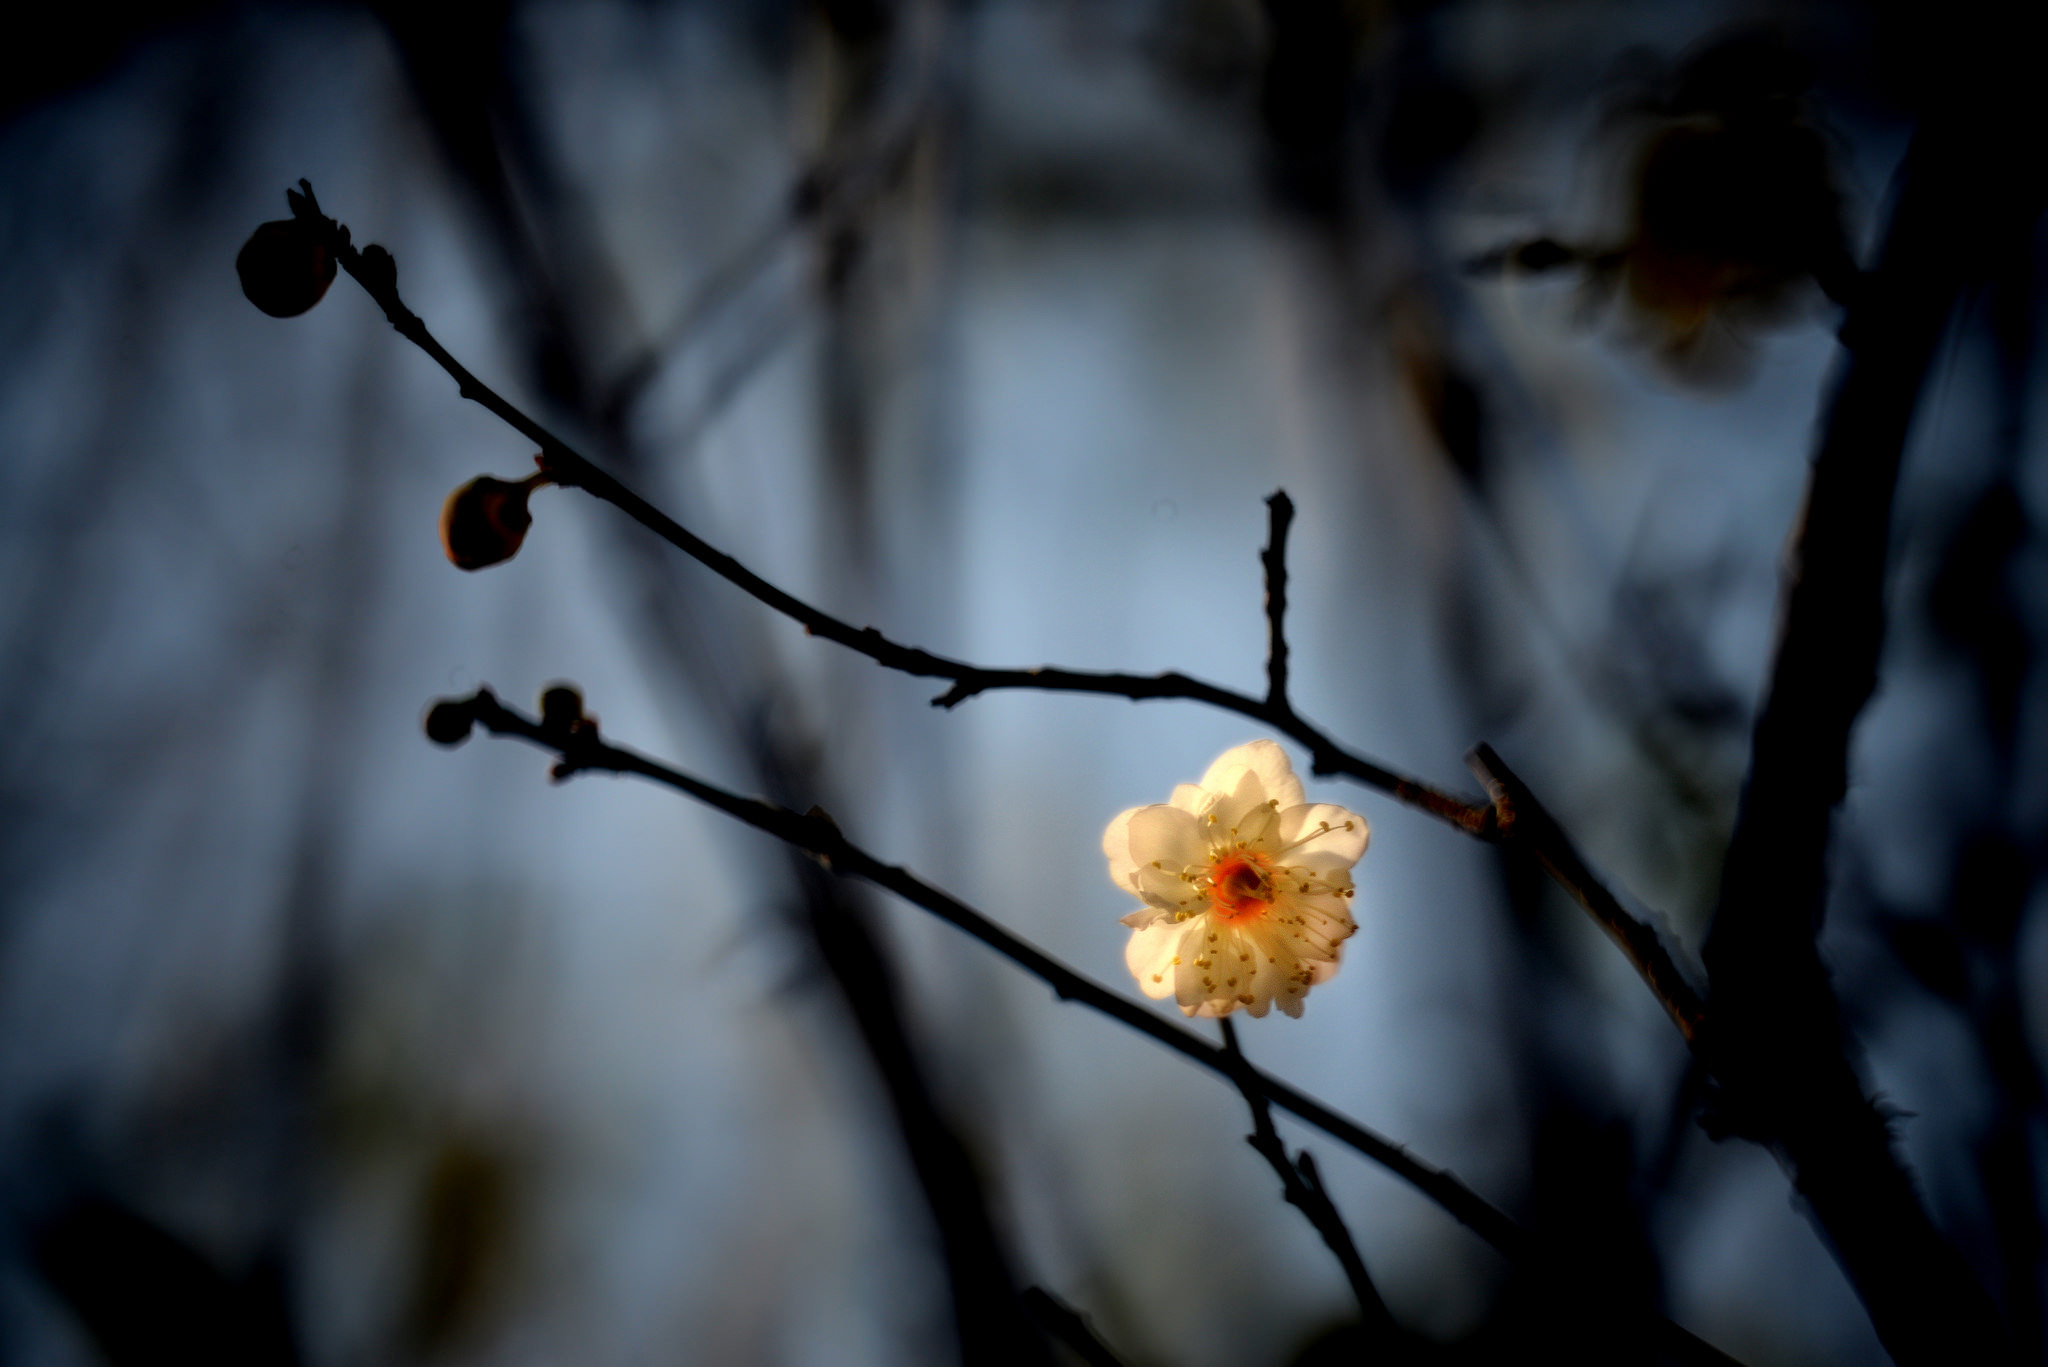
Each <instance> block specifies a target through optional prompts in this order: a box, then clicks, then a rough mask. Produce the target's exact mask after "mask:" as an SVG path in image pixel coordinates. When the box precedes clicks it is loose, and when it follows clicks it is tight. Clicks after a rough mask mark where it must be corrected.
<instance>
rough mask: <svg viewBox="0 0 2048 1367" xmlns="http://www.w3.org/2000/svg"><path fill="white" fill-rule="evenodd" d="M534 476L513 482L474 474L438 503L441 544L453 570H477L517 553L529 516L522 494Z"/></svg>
mask: <svg viewBox="0 0 2048 1367" xmlns="http://www.w3.org/2000/svg"><path fill="white" fill-rule="evenodd" d="M540 483H541V479H540V477H539V476H538V475H536V476H533V477H531V478H528V479H523V480H518V481H516V482H514V481H508V480H502V479H493V478H491V477H490V476H489V475H478V476H477V477H476V478H475V479H473V480H471V481H470V482H469V483H467V484H465V485H463V486H462V487H461V488H460V489H457V490H456V491H455V492H454V493H452V494H450V495H448V501H447V502H446V503H444V504H443V505H441V546H442V549H444V550H446V551H447V552H448V559H449V560H450V561H452V562H453V563H454V565H455V567H456V568H457V569H464V570H480V569H482V568H484V566H486V565H496V564H498V563H499V562H501V561H505V560H510V559H511V558H512V557H513V556H515V555H517V554H518V553H519V543H520V542H522V541H524V540H525V539H526V529H527V528H528V527H531V526H532V525H533V515H532V514H531V513H529V512H527V510H526V497H527V495H528V494H530V493H532V492H533V490H534V488H535V486H537V485H538V484H540Z"/></svg>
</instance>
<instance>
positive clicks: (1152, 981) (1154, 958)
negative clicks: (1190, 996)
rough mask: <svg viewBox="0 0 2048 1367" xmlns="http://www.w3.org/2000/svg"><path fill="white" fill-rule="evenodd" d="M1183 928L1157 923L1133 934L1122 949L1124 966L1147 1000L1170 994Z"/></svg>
mask: <svg viewBox="0 0 2048 1367" xmlns="http://www.w3.org/2000/svg"><path fill="white" fill-rule="evenodd" d="M1186 933H1187V930H1186V927H1185V926H1183V925H1181V924H1180V923H1178V922H1175V921H1171V920H1168V921H1161V922H1157V923H1155V924H1153V925H1150V926H1147V927H1145V928H1144V929H1143V930H1139V931H1135V932H1133V933H1132V935H1131V942H1130V943H1129V944H1127V945H1125V946H1124V966H1125V967H1126V968H1129V969H1130V970H1131V976H1132V977H1134V978H1136V979H1137V980H1138V990H1139V991H1141V992H1143V993H1144V994H1145V995H1146V996H1148V997H1170V996H1172V995H1173V994H1174V984H1175V977H1174V965H1173V956H1174V955H1175V954H1176V953H1178V952H1179V949H1180V941H1181V937H1182V936H1183V935H1185V934H1186Z"/></svg>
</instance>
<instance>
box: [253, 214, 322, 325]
mask: <svg viewBox="0 0 2048 1367" xmlns="http://www.w3.org/2000/svg"><path fill="white" fill-rule="evenodd" d="M235 274H237V275H239V276H241V278H242V293H243V294H245V295H247V296H249V302H250V303H252V304H254V305H255V306H256V307H257V308H259V309H262V310H263V311H264V312H265V313H267V314H269V315H270V316H271V317H273V318H296V317H297V316H298V315H300V314H302V313H304V312H305V311H306V310H307V309H309V308H311V307H313V305H315V304H317V303H319V302H320V296H321V295H323V294H325V293H327V287H328V286H329V285H331V284H333V283H334V253H332V252H330V251H329V250H327V243H326V242H325V241H324V240H323V238H322V235H321V232H320V229H319V227H318V225H316V224H313V223H309V222H307V221H306V220H305V219H302V218H280V219H274V220H272V221H271V222H269V223H265V224H261V225H260V226H258V227H257V229H256V231H255V232H253V233H251V234H250V235H249V240H248V241H247V242H244V243H243V244H242V250H241V251H239V252H237V253H236V254H235Z"/></svg>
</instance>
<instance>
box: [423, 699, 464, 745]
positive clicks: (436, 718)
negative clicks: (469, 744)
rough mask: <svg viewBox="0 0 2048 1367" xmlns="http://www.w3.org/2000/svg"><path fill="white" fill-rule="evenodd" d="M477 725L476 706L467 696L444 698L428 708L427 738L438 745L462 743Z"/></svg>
mask: <svg viewBox="0 0 2048 1367" xmlns="http://www.w3.org/2000/svg"><path fill="white" fill-rule="evenodd" d="M475 725H476V708H475V707H473V706H472V705H471V704H470V701H469V699H467V698H443V699H441V701H439V702H437V703H435V704H434V705H433V706H432V707H431V708H429V709H428V710H427V739H428V740H430V741H432V742H434V744H436V745H460V744H462V742H464V741H466V740H468V739H469V732H470V728H471V727H473V726H475Z"/></svg>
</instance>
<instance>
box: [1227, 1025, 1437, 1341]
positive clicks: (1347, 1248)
mask: <svg viewBox="0 0 2048 1367" xmlns="http://www.w3.org/2000/svg"><path fill="white" fill-rule="evenodd" d="M1217 1024H1218V1025H1220V1026H1222V1027H1223V1050H1224V1055H1225V1057H1226V1058H1227V1060H1228V1062H1229V1063H1230V1065H1231V1070H1232V1071H1231V1081H1233V1082H1235V1083H1237V1089H1238V1091H1240V1092H1242V1093H1243V1094H1244V1104H1245V1105H1246V1106H1248V1107H1249V1108H1250V1109H1251V1113H1252V1132H1251V1133H1250V1134H1249V1135H1247V1136H1245V1142H1246V1143H1248V1144H1250V1145H1251V1146H1252V1148H1253V1149H1254V1150H1256V1151H1257V1152H1258V1155H1259V1157H1261V1158H1263V1159H1265V1160H1266V1163H1267V1165H1268V1166H1269V1167H1271V1168H1272V1169H1273V1171H1274V1172H1275V1173H1276V1174H1278V1175H1279V1178H1280V1186H1281V1189H1282V1191H1284V1192H1285V1193H1286V1196H1287V1202H1288V1204H1289V1205H1291V1206H1293V1207H1295V1209H1297V1210H1299V1211H1300V1212H1301V1213H1302V1214H1303V1215H1306V1216H1307V1217H1308V1222H1309V1223H1310V1224H1311V1225H1313V1226H1315V1231H1316V1233H1318V1234H1320V1235H1322V1236H1323V1242H1324V1243H1325V1244H1327V1245H1328V1246H1329V1249H1330V1252H1332V1253H1334V1254H1335V1255H1336V1256H1337V1262H1338V1263H1339V1264H1340V1265H1341V1266H1342V1267H1343V1269H1344V1277H1345V1279H1346V1280H1347V1281H1349V1282H1350V1283H1351V1294H1352V1295H1354V1296H1356V1297H1357V1298H1358V1308H1359V1310H1360V1311H1361V1312H1362V1313H1363V1314H1364V1317H1365V1318H1364V1328H1365V1336H1366V1344H1367V1350H1368V1351H1369V1352H1371V1353H1372V1354H1374V1355H1375V1356H1376V1357H1385V1356H1389V1355H1397V1354H1399V1353H1400V1351H1401V1327H1400V1326H1399V1325H1398V1324H1396V1323H1394V1317H1393V1315H1392V1314H1391V1313H1390V1312H1389V1311H1388V1309H1387V1303H1386V1302H1385V1301H1384V1300H1382V1299H1381V1298H1380V1292H1379V1288H1378V1287H1377V1286H1374V1285H1373V1280H1372V1274H1371V1273H1370V1272H1368V1271H1366V1268H1365V1259H1364V1258H1363V1257H1361V1256H1360V1255H1359V1252H1358V1245H1357V1244H1355V1243H1353V1242H1352V1240H1351V1231H1350V1230H1348V1229H1346V1228H1345V1227H1344V1217H1343V1216H1342V1215H1340V1214H1339V1213H1338V1211H1337V1205H1336V1203H1335V1202H1334V1201H1332V1200H1331V1199H1330V1196H1329V1193H1328V1192H1326V1191H1324V1190H1323V1179H1322V1177H1321V1175H1320V1174H1318V1173H1317V1172H1316V1165H1315V1159H1314V1158H1313V1157H1311V1156H1310V1154H1309V1152H1308V1150H1307V1149H1303V1150H1302V1151H1301V1155H1300V1157H1299V1158H1296V1157H1293V1156H1291V1155H1289V1154H1288V1152H1287V1146H1286V1145H1285V1144H1283V1143H1281V1142H1280V1132H1279V1131H1278V1130H1277V1129H1275V1128H1274V1127H1273V1108H1272V1106H1271V1105H1269V1104H1268V1103H1267V1101H1266V1098H1265V1097H1264V1096H1262V1095H1261V1094H1260V1093H1259V1090H1258V1089H1257V1088H1256V1087H1254V1086H1252V1085H1251V1084H1250V1083H1248V1082H1247V1081H1246V1080H1245V1076H1244V1073H1245V1070H1246V1069H1247V1068H1249V1067H1250V1066H1251V1061H1250V1060H1249V1059H1247V1058H1246V1057H1245V1056H1244V1050H1243V1049H1242V1048H1240V1047H1239V1046H1238V1042H1237V1027H1236V1026H1235V1025H1233V1024H1232V1023H1231V1020H1230V1017H1228V1016H1224V1017H1222V1018H1221V1019H1220V1020H1218V1021H1217Z"/></svg>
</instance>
